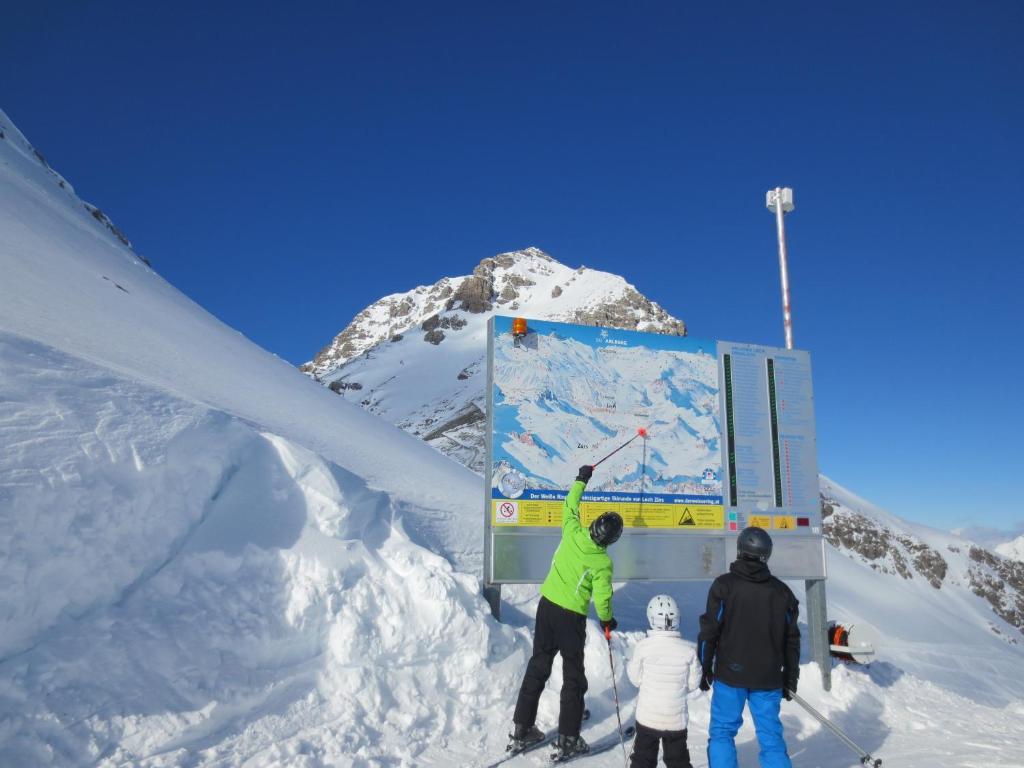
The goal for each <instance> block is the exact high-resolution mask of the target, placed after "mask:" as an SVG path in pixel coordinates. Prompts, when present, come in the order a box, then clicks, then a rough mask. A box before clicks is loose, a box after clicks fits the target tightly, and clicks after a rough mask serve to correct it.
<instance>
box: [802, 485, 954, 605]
mask: <svg viewBox="0 0 1024 768" xmlns="http://www.w3.org/2000/svg"><path fill="white" fill-rule="evenodd" d="M826 510H827V514H826ZM822 533H823V534H824V536H825V540H826V541H827V542H828V543H829V544H831V545H832V546H833V547H835V548H836V549H845V550H847V551H849V552H854V553H856V554H857V555H859V556H860V557H861V559H863V560H864V561H865V562H867V563H868V564H869V565H870V566H871V567H872V568H874V569H875V570H878V571H882V572H883V573H896V574H899V575H900V576H902V577H903V578H904V579H912V578H914V575H915V573H916V574H917V575H919V576H921V577H923V578H924V579H925V580H926V581H927V582H928V583H929V584H931V585H932V586H933V587H934V588H935V589H941V588H942V582H943V579H945V578H946V573H947V571H948V570H949V565H948V563H946V560H945V559H944V558H943V557H942V555H940V554H939V553H938V552H936V551H935V550H934V549H932V548H931V547H929V546H928V545H927V544H925V543H924V542H923V541H921V540H919V539H916V538H914V537H912V536H910V535H908V534H905V533H896V532H893V531H891V530H889V529H888V528H886V527H884V526H883V525H881V523H879V522H878V521H876V520H872V519H871V518H869V517H866V516H865V515H861V514H858V513H856V512H853V511H851V510H845V509H844V510H842V511H841V512H839V513H836V505H835V504H834V503H832V502H831V501H830V500H828V499H825V498H822ZM912 566H913V567H912Z"/></svg>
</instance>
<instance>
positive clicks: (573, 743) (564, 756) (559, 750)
mask: <svg viewBox="0 0 1024 768" xmlns="http://www.w3.org/2000/svg"><path fill="white" fill-rule="evenodd" d="M589 751H590V745H589V744H587V742H585V741H584V740H583V737H582V736H566V735H564V734H561V733H560V734H558V740H557V741H555V743H554V748H553V749H552V751H551V762H553V763H560V762H562V761H563V760H570V759H572V758H574V757H576V756H577V755H582V754H585V753H587V752H589Z"/></svg>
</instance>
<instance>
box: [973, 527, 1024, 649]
mask: <svg viewBox="0 0 1024 768" xmlns="http://www.w3.org/2000/svg"><path fill="white" fill-rule="evenodd" d="M968 556H969V557H970V558H971V561H972V563H973V565H972V566H971V568H970V570H969V571H968V579H969V583H970V586H971V591H972V592H974V594H976V595H977V596H978V597H981V598H983V599H985V600H987V601H988V603H989V605H991V606H992V610H993V611H995V613H996V615H997V616H998V617H999V618H1001V619H1002V620H1003V621H1005V622H1006V623H1007V624H1012V625H1013V626H1015V627H1017V628H1018V629H1020V630H1021V632H1022V633H1024V563H1021V562H1018V561H1016V560H1008V559H1005V558H1002V557H1000V556H998V555H994V554H992V553H991V552H989V551H988V550H985V549H982V548H981V547H971V548H970V550H969V552H968Z"/></svg>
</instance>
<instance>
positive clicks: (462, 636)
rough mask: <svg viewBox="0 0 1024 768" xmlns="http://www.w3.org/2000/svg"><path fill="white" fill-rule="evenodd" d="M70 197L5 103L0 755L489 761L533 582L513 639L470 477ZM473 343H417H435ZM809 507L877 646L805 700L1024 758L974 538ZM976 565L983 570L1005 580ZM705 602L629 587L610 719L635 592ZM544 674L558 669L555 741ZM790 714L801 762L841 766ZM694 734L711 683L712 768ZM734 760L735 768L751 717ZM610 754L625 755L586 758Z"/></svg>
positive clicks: (862, 720)
mask: <svg viewBox="0 0 1024 768" xmlns="http://www.w3.org/2000/svg"><path fill="white" fill-rule="evenodd" d="M62 181H63V179H61V178H60V177H59V176H57V175H56V174H55V173H53V172H52V171H51V170H50V169H49V167H48V166H46V165H45V164H44V163H43V162H42V161H41V160H40V159H39V158H38V157H37V155H36V154H35V153H34V152H33V151H32V150H31V149H30V145H29V144H28V142H27V141H25V140H24V139H23V137H21V135H20V134H19V133H18V132H17V130H16V129H15V128H14V127H13V125H12V124H11V122H10V121H9V120H8V118H7V117H6V115H4V114H3V113H0V276H2V279H0V444H2V445H3V447H4V450H3V451H2V452H0V604H2V605H3V611H2V612H0V765H3V766H8V765H10V766H143V767H146V768H151V767H155V766H247V767H252V766H300V767H301V768H311V767H314V766H360V768H362V767H363V766H409V767H411V766H421V765H436V764H442V763H451V764H455V765H465V766H472V765H484V764H487V763H488V762H490V760H491V759H492V758H493V757H496V756H498V755H500V753H501V751H502V749H503V745H504V741H505V734H506V732H507V728H508V721H509V718H510V716H511V708H512V702H513V699H514V696H515V692H516V689H517V687H518V685H519V681H520V675H521V673H522V671H523V669H524V667H525V663H526V660H527V658H528V656H529V652H530V632H529V627H530V624H531V617H532V615H533V612H534V610H535V608H536V603H537V590H536V587H530V586H523V587H516V588H509V589H506V591H505V597H506V599H507V603H508V604H507V605H506V609H505V611H504V617H505V621H504V623H498V622H495V621H494V620H493V619H491V617H490V613H489V609H488V606H487V604H486V603H485V602H484V601H483V600H482V598H481V597H480V595H479V586H480V585H479V580H478V575H477V574H478V572H479V565H480V547H481V543H482V542H481V538H482V526H481V522H480V491H481V483H480V479H479V477H478V476H476V475H474V474H473V473H472V472H470V471H468V470H467V469H465V468H464V467H462V466H459V465H458V464H457V463H455V462H453V461H450V460H449V459H447V458H445V457H444V456H443V455H441V454H440V453H438V452H437V451H435V450H433V449H431V448H430V447H428V446H426V445H424V444H423V442H422V441H421V440H418V439H414V438H413V437H410V436H409V435H407V434H405V433H404V432H402V431H401V430H399V429H395V428H392V427H389V426H388V425H387V424H385V423H383V422H382V421H381V420H380V419H379V418H377V417H376V416H374V415H372V414H369V413H367V412H365V410H363V409H361V408H359V407H356V406H355V405H352V404H349V403H346V402H344V401H343V399H341V398H338V397H337V396H336V395H335V394H333V393H331V392H329V391H327V390H326V389H325V388H324V387H322V386H319V385H317V384H316V383H314V382H312V381H310V380H309V378H308V377H306V376H303V375H301V374H300V373H298V372H297V371H295V370H294V368H292V367H291V366H288V365H287V364H285V363H284V362H282V361H281V360H279V359H278V358H276V357H275V356H273V355H271V354H269V353H267V352H265V351H264V350H261V349H259V348H258V347H256V346H255V345H254V344H252V343H251V342H249V341H248V340H246V339H245V338H244V337H242V336H241V335H240V334H239V333H238V332H236V331H234V330H232V329H231V328H228V327H227V326H225V325H223V324H222V323H220V322H219V321H218V320H217V319H216V318H214V317H212V316H211V315H209V314H208V313H207V312H205V311H204V310H203V309H202V308H201V307H199V306H197V305H196V304H195V303H193V302H192V301H190V300H189V299H188V298H187V297H185V296H183V295H182V294H181V293H179V292H178V291H177V290H175V289H174V288H173V286H171V285H169V284H168V283H167V282H166V281H164V280H163V279H162V278H161V277H160V276H159V275H158V274H156V273H155V272H154V271H153V269H152V268H150V266H149V265H147V264H146V263H145V262H144V261H143V260H141V259H140V258H139V257H138V256H136V255H135V254H134V253H133V252H132V251H131V250H130V249H129V248H128V246H127V244H126V243H125V242H124V241H123V240H122V239H121V238H119V237H118V236H117V235H116V234H115V233H114V231H113V230H112V229H111V228H110V227H109V226H107V224H106V222H105V221H103V220H101V219H100V218H99V217H97V216H95V215H94V214H93V213H92V211H91V209H90V208H88V207H86V206H85V204H84V203H82V201H81V200H79V199H78V198H77V197H76V196H75V195H74V194H73V193H72V192H71V191H70V189H69V186H68V185H67V183H66V182H64V184H63V185H62V184H61V182H62ZM541 261H542V262H544V260H541ZM544 263H546V262H544ZM552 269H554V268H553V267H552ZM536 282H537V283H538V284H539V283H540V281H539V280H538V281H536ZM453 290H454V289H453ZM453 306H454V305H453ZM469 314H472V313H469ZM431 316H432V315H431ZM449 316H450V315H449ZM429 317H430V316H428V319H429ZM420 322H422V321H420ZM442 322H443V318H442V319H439V320H438V323H439V324H440V323H442ZM449 325H451V321H449ZM438 329H440V330H445V331H447V330H449V329H445V328H443V327H440V325H439V327H438V328H435V329H434V330H438ZM459 330H464V329H459ZM679 330H681V328H680V329H679ZM429 332H430V331H426V332H424V333H429ZM458 333H459V331H452V333H451V334H450V338H449V335H448V334H446V339H445V340H444V341H442V343H441V344H440V345H439V346H434V345H433V344H431V343H424V342H423V341H422V339H416V341H417V342H418V345H419V346H417V347H415V349H423V350H435V351H436V350H438V349H442V350H443V349H446V347H445V344H447V343H448V342H449V341H451V340H453V339H455V338H456V337H457V335H458ZM435 338H436V336H435ZM384 344H387V345H390V346H387V347H385V348H386V349H391V348H393V347H394V346H395V345H397V344H398V342H395V343H394V344H392V343H391V342H384ZM451 346H452V347H453V348H454V347H457V345H451ZM375 354H377V353H376V352H374V351H371V352H370V356H369V359H370V360H373V359H377V360H380V359H381V358H380V357H376V358H374V355H375ZM400 359H405V358H400ZM405 364H406V365H409V364H411V363H410V360H409V359H406V360H405ZM455 380H456V381H458V379H457V378H456V379H455ZM823 491H824V493H825V495H826V496H827V497H828V499H830V501H829V502H828V503H829V505H830V506H831V508H832V512H831V514H830V516H829V520H830V521H832V522H830V523H829V524H828V525H829V527H830V528H832V527H833V526H835V527H834V528H833V530H834V536H835V537H836V538H837V541H838V548H835V549H830V551H829V568H830V575H831V578H830V581H829V586H828V589H829V601H830V609H831V615H832V616H833V617H835V618H838V619H840V620H842V621H845V622H856V623H870V624H872V625H873V626H874V627H875V629H876V630H877V631H878V633H879V634H880V636H881V637H882V638H883V647H882V657H881V660H880V661H878V662H876V663H875V664H873V665H871V666H870V667H869V668H864V667H838V668H837V669H836V671H835V674H834V686H833V690H832V692H831V693H825V692H824V691H823V690H822V689H821V685H820V682H819V676H818V675H817V674H816V671H815V670H814V669H813V667H812V666H811V665H805V667H804V669H803V678H802V682H801V688H800V690H801V693H802V694H804V695H805V697H806V698H807V699H808V700H809V701H810V702H811V703H812V704H813V705H814V706H816V707H818V708H819V709H821V710H822V711H823V712H825V713H826V714H827V715H828V716H830V717H832V718H833V719H834V720H835V721H836V722H837V723H838V724H839V725H840V726H841V727H842V728H844V729H845V730H847V731H848V732H849V733H850V734H851V735H852V736H854V737H855V738H856V739H857V740H858V741H859V742H860V743H861V744H862V745H863V746H864V747H866V748H867V749H868V750H870V751H872V752H874V753H875V754H877V755H879V756H881V757H883V758H885V759H886V763H887V764H890V765H901V766H908V767H911V768H913V767H914V766H921V767H923V766H929V768H933V767H934V766H936V765H942V766H969V765H980V764H984V765H986V766H1007V767H1008V766H1020V765H1021V764H1024V748H1022V746H1021V744H1022V739H1021V731H1020V722H1021V717H1022V716H1024V697H1022V695H1021V690H1022V689H1024V671H1022V670H1024V650H1022V648H1021V646H1020V645H1019V644H1018V643H1017V642H1016V636H1015V630H1014V629H1013V627H1011V626H1010V624H1008V623H1007V622H1006V621H1004V619H1002V618H1000V616H999V615H998V614H996V613H994V612H993V610H992V606H991V605H990V602H989V601H988V600H987V599H983V598H980V597H978V596H977V595H976V594H975V593H974V592H973V591H972V587H971V585H970V583H969V582H970V579H971V576H970V571H971V568H972V567H973V566H972V563H974V562H975V555H974V554H973V550H969V549H966V547H967V546H968V545H967V543H966V542H964V541H963V540H962V539H959V538H958V537H955V536H952V535H950V534H943V533H941V532H936V531H932V530H930V529H925V528H920V527H916V526H909V525H907V524H903V523H901V522H900V521H898V520H896V519H895V518H891V517H890V516H887V515H885V513H883V512H881V511H880V510H876V509H874V508H873V507H871V506H870V505H869V504H867V503H866V502H862V501H861V500H859V499H857V498H856V497H854V496H852V495H851V494H848V493H847V492H845V491H843V490H842V489H841V488H839V487H838V486H835V485H834V484H827V481H823ZM858 515H860V516H863V518H864V519H865V520H866V521H868V522H869V523H870V525H874V524H877V525H879V526H881V528H882V529H884V530H883V531H881V532H878V533H875V534H872V535H874V536H876V537H880V538H882V539H883V544H884V546H883V545H880V546H878V547H872V546H870V541H869V540H868V539H864V537H863V536H861V538H858V536H859V535H860V532H863V531H865V530H867V529H868V528H870V525H861V524H857V525H854V526H853V527H854V528H855V529H856V530H854V531H853V532H852V533H849V534H848V533H847V532H846V528H845V527H844V526H836V525H835V524H836V522H838V521H841V520H845V519H847V518H849V519H855V517H856V516H858ZM844 525H845V524H844ZM830 535H832V534H830ZM886 535H888V538H887V539H886V538H885V536H886ZM844 537H847V538H848V540H845V541H844ZM850 537H852V538H850ZM869 538H870V537H869ZM954 547H958V548H960V552H959V553H957V552H954V551H953V549H952V548H954ZM928 553H936V554H937V555H938V556H941V558H942V560H943V561H944V562H945V563H946V567H945V569H944V570H943V569H941V568H940V566H939V564H938V563H937V561H936V560H935V557H934V556H932V555H930V554H928ZM961 555H962V557H960V556H961ZM918 556H920V563H919V562H918ZM977 557H978V558H980V560H981V561H983V562H982V563H981V565H982V566H983V567H982V569H981V570H979V571H978V574H979V576H978V578H979V579H981V578H982V577H986V575H987V577H990V578H992V579H995V578H996V577H997V575H998V574H999V573H1000V572H1001V571H999V569H1000V568H1002V567H1003V566H1002V565H1001V564H1002V563H1005V562H1008V561H1003V560H1002V559H1001V558H997V557H996V556H994V555H991V554H990V553H979V554H978V555H977ZM988 558H992V563H989V561H988ZM993 563H994V564H993ZM898 564H902V565H901V566H900V567H903V568H904V569H905V570H906V574H903V573H901V572H900V568H899V567H897V565H898ZM872 566H875V567H872ZM985 569H989V570H985ZM894 570H895V573H894V572H892V571H894ZM887 571H889V572H887ZM940 572H941V573H942V575H941V577H939V574H940ZM1010 573H1011V575H1012V572H1010ZM932 577H937V578H939V582H940V584H939V587H938V588H936V586H934V585H933V583H932V582H931V578H932ZM794 588H795V589H796V590H797V593H798V595H801V594H802V588H801V585H798V584H795V585H794ZM706 589H707V585H706V584H701V583H686V584H650V583H639V582H636V583H630V584H626V585H620V586H619V588H618V589H617V590H616V595H615V611H616V615H617V617H618V618H619V620H620V621H621V623H622V626H621V629H622V631H621V632H618V633H616V635H615V636H614V639H613V651H614V653H615V656H616V667H615V672H616V676H617V686H618V692H619V695H620V697H621V699H622V702H623V706H624V709H625V712H624V715H625V717H627V718H628V717H629V716H630V715H631V713H632V711H633V708H634V707H635V702H636V693H637V692H636V689H635V688H633V687H632V686H631V685H630V684H629V682H628V681H627V680H626V678H625V677H624V675H623V669H622V667H623V665H622V664H621V661H622V660H623V659H624V657H625V656H626V655H628V654H629V652H630V650H631V648H632V647H633V646H634V645H635V643H636V642H637V641H638V640H639V638H640V637H641V635H642V632H641V628H642V626H643V622H644V609H645V607H646V603H647V600H648V599H649V598H650V597H651V596H652V595H653V594H656V593H658V592H662V591H668V592H672V593H673V594H675V595H676V596H677V598H678V600H679V602H680V605H681V608H682V612H683V626H684V636H685V637H686V639H688V640H691V641H692V640H693V637H694V634H695V630H696V617H697V615H698V614H699V613H700V611H701V610H702V605H703V600H704V595H705V593H706ZM993 627H994V628H995V629H997V630H998V634H997V633H996V632H995V631H993ZM587 642H588V650H587V665H586V666H587V675H588V678H589V680H590V690H589V692H588V706H589V707H590V709H591V711H592V713H593V716H592V718H591V720H590V721H589V722H588V724H587V729H586V731H585V733H584V735H585V736H586V737H587V738H595V737H604V736H607V735H609V734H611V733H613V732H614V729H615V709H614V704H613V692H612V678H611V673H610V669H609V665H608V657H607V652H606V646H605V643H604V640H603V638H602V637H601V636H600V634H599V631H598V629H597V627H596V625H595V624H594V623H593V622H591V623H590V625H589V627H588V639H587ZM805 657H806V654H805ZM560 681H561V677H560V670H559V669H558V668H556V669H555V671H554V674H553V679H552V685H551V687H550V688H549V690H548V691H547V692H545V694H544V696H543V697H542V699H541V707H540V713H539V714H540V721H541V723H542V724H549V723H552V722H553V721H554V720H555V718H556V712H557V706H558V696H557V687H558V685H559V684H560ZM785 707H786V709H785V711H784V717H783V719H784V722H785V724H786V727H787V738H788V741H789V744H790V751H791V753H792V754H793V756H794V764H796V765H799V766H807V767H811V766H852V765H856V759H855V758H853V756H852V755H847V753H845V752H843V751H842V748H841V746H840V745H839V744H838V743H837V742H836V741H835V739H834V738H833V737H832V736H831V734H829V733H828V732H827V731H825V730H823V729H822V728H821V727H820V726H819V725H818V724H817V723H816V722H815V721H814V720H812V719H811V718H810V717H809V716H807V715H806V714H804V713H803V712H802V711H801V710H799V709H797V708H796V707H795V706H793V705H788V704H787V705H785ZM707 724H708V701H707V699H706V698H703V697H701V698H698V699H697V700H695V701H694V702H693V703H692V705H691V727H690V740H691V741H690V745H691V753H692V755H693V757H694V764H695V765H696V766H698V767H700V766H704V765H706V763H705V760H704V757H703V755H704V743H705V742H704V740H705V736H704V734H705V733H706V731H707ZM740 742H741V743H740V745H739V746H740V759H741V761H742V763H743V764H748V763H750V764H752V762H753V761H754V760H755V759H756V752H757V747H756V744H755V742H754V741H753V733H752V730H751V728H750V726H749V725H747V726H746V727H745V728H744V730H743V731H742V732H741V735H740ZM534 764H535V763H534V762H533V759H532V758H529V757H523V758H521V759H519V760H517V761H511V762H510V763H509V765H510V768H516V766H529V765H534ZM615 765H621V756H617V755H616V754H615V753H609V754H606V755H602V756H597V757H594V758H591V759H589V760H588V761H587V762H585V763H581V766H584V767H585V766H592V767H593V768H610V766H615Z"/></svg>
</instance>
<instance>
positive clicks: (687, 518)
mask: <svg viewBox="0 0 1024 768" xmlns="http://www.w3.org/2000/svg"><path fill="white" fill-rule="evenodd" d="M679 524H680V525H696V524H697V522H696V521H695V520H694V519H693V515H691V514H690V508H689V507H684V508H683V516H682V517H680V518H679Z"/></svg>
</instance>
